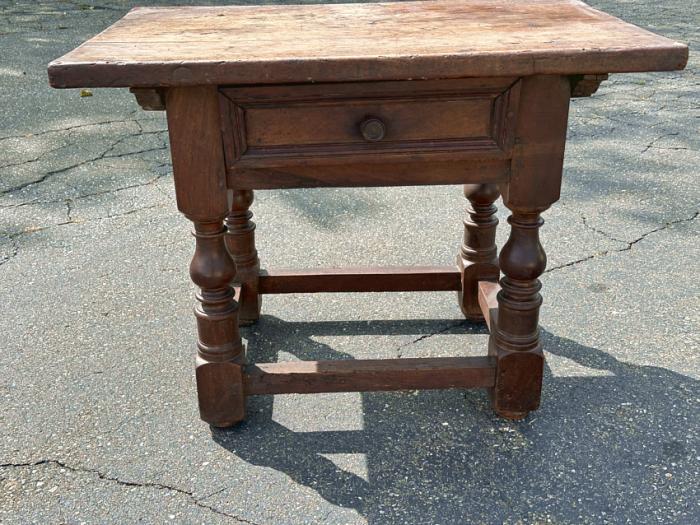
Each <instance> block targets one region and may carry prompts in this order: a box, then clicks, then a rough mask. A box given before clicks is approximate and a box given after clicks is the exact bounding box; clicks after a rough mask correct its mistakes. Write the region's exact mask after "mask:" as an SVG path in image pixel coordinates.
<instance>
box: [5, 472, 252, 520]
mask: <svg viewBox="0 0 700 525" xmlns="http://www.w3.org/2000/svg"><path fill="white" fill-rule="evenodd" d="M31 467H54V468H61V469H65V470H69V471H71V472H75V473H78V474H94V475H95V476H97V477H98V479H100V480H101V481H106V482H109V483H115V484H117V485H120V486H123V487H139V488H147V489H154V490H164V491H169V492H175V493H177V494H181V495H183V496H186V497H187V498H188V499H189V500H190V501H191V502H192V503H193V504H194V505H196V506H198V507H200V508H203V509H206V510H208V511H210V512H213V513H214V514H218V515H219V516H225V517H227V518H231V519H233V520H235V521H237V522H238V523H246V524H248V525H258V524H257V523H255V522H253V521H250V520H247V519H245V518H241V517H239V516H236V515H235V514H230V513H228V512H224V511H223V510H220V509H217V508H216V507H214V506H212V505H208V504H206V503H204V502H203V501H202V499H200V498H197V497H196V496H195V495H194V493H193V492H191V491H189V490H185V489H181V488H179V487H176V486H174V485H168V484H167V483H159V482H155V481H130V480H125V479H122V478H119V477H116V476H109V475H107V474H105V473H103V472H101V471H99V470H97V469H92V468H88V467H83V466H73V465H69V464H68V463H66V462H65V461H60V460H57V459H40V460H38V461H28V462H22V463H2V464H0V469H10V468H31Z"/></svg>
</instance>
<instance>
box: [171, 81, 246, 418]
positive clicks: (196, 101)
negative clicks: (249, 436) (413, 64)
mask: <svg viewBox="0 0 700 525" xmlns="http://www.w3.org/2000/svg"><path fill="white" fill-rule="evenodd" d="M218 96H219V95H218V92H217V89H216V87H210V86H206V87H181V88H171V89H169V90H168V92H167V95H166V111H167V117H168V131H169V135H170V149H171V155H172V160H173V176H174V179H175V195H176V198H177V205H178V209H179V210H180V211H181V212H182V213H183V214H184V215H185V216H186V217H187V218H188V219H189V220H191V221H192V222H193V224H194V236H195V239H196V247H195V253H194V257H193V258H192V262H191V264H190V276H191V277H192V281H194V283H195V284H196V285H197V286H198V287H199V289H200V290H199V292H198V293H197V300H198V304H197V306H196V307H195V316H196V318H197V331H198V340H197V359H196V379H197V392H198V395H199V411H200V415H201V418H202V419H203V420H204V421H206V422H208V423H210V424H212V425H214V426H220V427H226V426H230V425H233V424H235V423H237V422H239V421H241V420H242V419H244V417H245V398H244V394H243V379H242V366H243V364H244V361H245V350H244V347H243V343H242V341H241V336H240V333H239V330H238V304H237V303H236V300H235V298H234V291H233V288H232V287H231V282H232V281H233V280H234V279H235V276H236V266H235V264H234V261H233V259H232V258H231V255H230V254H229V252H228V250H227V249H226V243H225V240H224V236H225V234H226V228H225V226H224V218H225V217H226V214H227V212H228V196H227V189H226V170H225V163H224V155H223V150H222V145H221V131H220V123H219V118H220V116H219V100H218Z"/></svg>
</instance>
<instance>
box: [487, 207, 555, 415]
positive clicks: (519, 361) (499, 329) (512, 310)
mask: <svg viewBox="0 0 700 525" xmlns="http://www.w3.org/2000/svg"><path fill="white" fill-rule="evenodd" d="M508 223H509V224H510V237H509V238H508V241H507V242H506V244H505V246H503V249H502V250H501V255H500V257H499V263H500V266H501V271H503V274H504V275H503V277H502V278H501V281H500V284H501V291H500V292H499V293H498V318H497V322H496V323H494V329H492V336H491V339H490V341H489V353H490V354H491V355H494V356H496V357H497V359H498V368H497V370H498V372H497V379H496V386H495V389H494V395H493V403H494V410H495V411H496V413H498V414H499V415H501V416H504V417H508V418H511V419H520V418H522V417H525V416H526V415H527V413H528V412H529V411H531V410H535V409H536V408H537V407H538V406H539V402H540V391H541V389H542V370H543V367H544V356H543V354H542V344H541V343H540V335H539V325H538V321H539V311H540V305H541V304H542V296H541V295H540V293H539V291H540V288H541V287H542V285H541V284H540V281H539V279H538V277H539V276H540V275H541V274H542V272H543V271H544V269H545V266H546V264H547V258H546V256H545V253H544V250H543V249H542V246H541V245H540V241H539V235H538V230H539V228H540V226H541V225H542V223H543V221H542V219H541V218H540V216H539V213H527V212H520V211H517V210H513V215H511V216H510V217H509V218H508Z"/></svg>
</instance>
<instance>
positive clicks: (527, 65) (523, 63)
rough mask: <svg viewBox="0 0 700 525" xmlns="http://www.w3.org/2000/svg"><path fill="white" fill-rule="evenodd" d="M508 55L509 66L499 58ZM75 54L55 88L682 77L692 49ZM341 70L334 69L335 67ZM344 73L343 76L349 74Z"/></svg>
mask: <svg viewBox="0 0 700 525" xmlns="http://www.w3.org/2000/svg"><path fill="white" fill-rule="evenodd" d="M504 56H508V57H509V59H508V64H507V65H506V66H504V64H503V61H502V60H498V58H501V57H504ZM69 57H70V53H69V54H68V55H65V56H64V57H61V58H59V59H57V60H54V61H52V62H51V63H50V64H49V66H48V76H49V84H50V85H51V86H52V87H54V88H59V89H65V88H100V87H113V88H117V87H176V86H194V85H244V84H300V83H320V82H363V81H382V80H418V79H442V78H470V77H471V78H473V77H504V76H519V77H524V76H532V75H583V74H600V73H640V72H655V71H676V70H682V69H684V68H685V66H686V64H687V62H688V46H687V45H685V44H682V43H679V42H673V41H669V44H668V45H662V46H655V47H640V48H620V49H614V50H611V49H609V48H608V49H606V50H605V51H600V50H595V49H593V50H591V49H582V50H570V49H567V50H562V51H560V50H555V51H547V52H520V53H491V54H483V53H481V54H473V55H470V54H460V55H435V56H420V57H415V56H372V57H326V58H323V59H318V58H313V59H305V58H295V59H284V60H261V61H238V62H225V61H193V62H187V61H177V62H176V61H167V62H136V61H133V62H122V61H114V62H110V61H104V62H88V61H74V60H70V58H69ZM329 64H333V65H334V66H335V67H334V68H329ZM338 71H342V73H341V74H339V73H338Z"/></svg>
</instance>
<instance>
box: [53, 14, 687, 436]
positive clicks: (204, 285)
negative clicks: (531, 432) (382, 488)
mask: <svg viewBox="0 0 700 525" xmlns="http://www.w3.org/2000/svg"><path fill="white" fill-rule="evenodd" d="M687 53H688V49H687V46H685V45H683V44H679V43H677V42H673V41H671V40H668V39H665V38H663V37H660V36H657V35H654V34H652V33H650V32H648V31H644V30H642V29H639V28H637V27H635V26H632V25H630V24H626V23H624V22H622V21H620V20H618V19H616V18H614V17H612V16H609V15H606V14H604V13H601V12H599V11H596V10H594V9H592V8H590V7H588V6H587V5H585V4H584V3H582V2H579V1H577V0H524V1H521V2H513V1H511V0H470V1H468V2H465V1H463V0H435V1H426V2H394V3H365V4H345V5H340V4H339V5H284V6H232V7H175V8H137V9H135V10H132V11H131V12H130V13H129V14H127V16H126V17H124V18H123V19H122V20H120V21H119V22H117V23H116V24H114V25H113V26H112V27H110V28H109V29H107V30H106V31H104V32H103V33H100V34H99V35H97V36H96V37H94V38H92V39H91V40H89V41H88V42H86V43H85V44H83V45H82V46H80V47H79V48H77V49H75V50H74V51H72V52H70V53H69V54H67V55H66V56H64V57H62V58H61V59H58V60H56V61H54V62H52V63H51V64H50V65H49V79H50V82H51V85H53V86H55V87H115V86H123V87H129V88H131V90H132V92H133V93H134V95H135V96H136V99H137V101H138V103H139V104H140V105H141V106H142V107H144V108H145V109H149V110H161V109H163V108H166V111H167V119H168V129H169V133H170V146H171V150H172V160H173V171H174V180H175V195H176V199H177V206H178V209H179V210H180V211H181V212H182V213H183V214H184V215H185V216H186V217H187V218H188V219H189V220H190V221H192V223H193V224H194V236H195V239H196V246H195V252H194V256H193V258H192V262H191V265H190V275H191V277H192V280H193V281H194V283H195V284H196V285H197V286H198V287H199V292H198V293H197V299H198V304H197V306H196V308H195V315H196V318H197V328H198V342H197V349H198V350H197V361H196V381H197V390H198V394H199V407H200V413H201V417H202V419H204V420H205V421H207V422H209V423H210V424H212V425H216V426H230V425H233V424H235V423H237V422H239V421H241V420H242V419H243V418H244V417H245V397H246V396H247V395H254V394H274V393H310V392H339V391H366V390H397V389H414V388H472V387H482V388H488V389H489V391H490V393H491V397H492V401H493V407H494V410H495V411H496V412H497V413H498V414H500V415H502V416H504V417H508V418H516V419H517V418H522V417H525V416H526V415H527V413H528V412H530V411H532V410H534V409H536V408H537V407H538V406H539V403H540V392H541V386H542V375H543V365H544V356H543V352H542V342H541V340H540V337H539V328H538V316H539V308H540V305H541V303H542V297H541V295H540V288H541V283H540V281H539V277H540V275H541V274H542V272H543V271H544V269H545V266H546V256H545V253H544V251H543V249H542V246H541V244H540V241H539V233H538V231H539V228H540V226H541V225H542V219H541V216H540V215H541V213H542V212H543V211H545V210H546V209H547V208H549V207H550V206H551V205H552V203H554V202H555V201H557V200H558V199H559V193H560V187H561V176H562V165H563V159H564V146H565V140H566V126H567V115H568V107H569V99H570V97H571V96H588V95H590V94H592V93H593V92H594V91H595V90H596V89H597V88H598V86H599V84H600V82H602V81H603V80H605V79H606V78H607V73H616V72H625V71H653V70H656V71H658V70H671V69H682V68H683V67H684V65H685V62H686V60H687ZM601 72H605V73H601ZM421 184H466V186H465V188H464V193H465V196H466V198H467V199H468V201H469V203H470V205H469V208H468V210H467V218H466V220H465V222H464V225H465V233H464V242H463V245H462V249H461V251H460V254H459V256H458V267H457V268H445V267H415V268H406V267H399V268H368V269H357V268H346V269H330V270H328V269H326V270H315V271H314V270H304V271H281V272H274V273H270V274H265V273H264V272H260V270H259V266H260V264H259V260H258V256H257V250H256V248H255V234H254V231H255V225H254V223H253V222H252V221H251V218H252V213H251V212H250V206H251V204H252V202H253V191H252V190H254V189H268V188H305V187H322V186H348V187H353V186H393V185H403V186H407V185H421ZM499 192H500V194H501V196H502V199H503V203H504V205H505V206H506V207H507V208H508V209H510V211H511V216H510V218H509V219H508V222H509V224H510V235H509V238H508V241H507V242H506V244H505V245H504V246H503V248H502V250H501V253H500V256H499V257H498V259H497V258H496V253H497V249H496V245H495V232H496V225H497V223H498V221H497V220H496V217H495V212H496V208H495V206H494V201H495V200H496V199H497V198H498V196H499ZM236 267H238V273H237V271H236ZM500 272H502V277H501V278H500V284H497V283H496V282H495V281H496V280H497V279H498V278H499V276H500ZM422 290H451V291H458V292H459V294H460V296H459V297H460V305H461V308H462V310H463V312H464V314H465V315H466V316H467V317H468V318H470V319H473V320H481V319H484V320H485V321H486V323H487V324H488V327H489V330H490V332H491V335H490V338H489V350H488V353H489V355H488V356H487V357H478V358H472V357H466V358H465V357H457V358H434V359H433V358H431V359H399V360H369V361H341V362H326V361H319V362H293V363H267V364H259V365H250V366H246V364H245V348H244V346H243V343H242V340H241V336H240V332H239V326H238V324H239V317H240V321H242V322H244V323H250V322H254V321H255V320H256V319H257V318H258V316H259V312H260V297H261V295H262V294H267V293H313V292H349V291H354V292H376V291H422ZM238 301H240V303H241V306H240V311H239V304H238Z"/></svg>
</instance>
